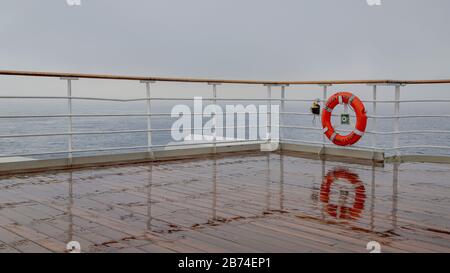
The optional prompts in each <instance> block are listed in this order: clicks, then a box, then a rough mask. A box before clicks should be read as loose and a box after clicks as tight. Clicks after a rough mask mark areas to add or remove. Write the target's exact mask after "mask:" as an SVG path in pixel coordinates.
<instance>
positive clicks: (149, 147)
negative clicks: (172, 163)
mask: <svg viewBox="0 0 450 273" xmlns="http://www.w3.org/2000/svg"><path fill="white" fill-rule="evenodd" d="M141 83H144V84H145V91H146V101H147V152H148V156H149V157H150V158H151V159H154V154H153V149H152V146H153V144H152V117H151V115H152V100H151V89H150V84H152V83H154V81H141Z"/></svg>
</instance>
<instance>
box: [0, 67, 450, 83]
mask: <svg viewBox="0 0 450 273" xmlns="http://www.w3.org/2000/svg"><path fill="white" fill-rule="evenodd" d="M0 75H9V76H31V77H53V78H80V79H105V80H131V81H160V82H185V83H189V82H191V83H233V84H267V85H322V84H378V85H383V84H445V83H450V79H437V80H331V81H320V80H319V81H261V80H260V81H258V80H226V79H195V78H168V77H144V76H142V77H139V76H120V75H101V74H83V73H58V72H33V71H15V70H0Z"/></svg>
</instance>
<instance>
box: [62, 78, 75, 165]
mask: <svg viewBox="0 0 450 273" xmlns="http://www.w3.org/2000/svg"><path fill="white" fill-rule="evenodd" d="M61 80H64V81H67V115H68V117H69V125H68V134H69V140H68V145H67V146H68V148H67V152H68V153H67V158H68V165H69V166H71V165H72V161H73V154H72V151H73V120H72V81H73V80H78V78H70V77H63V78H61Z"/></svg>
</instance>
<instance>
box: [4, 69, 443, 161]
mask: <svg viewBox="0 0 450 273" xmlns="http://www.w3.org/2000/svg"><path fill="white" fill-rule="evenodd" d="M0 75H2V76H26V77H47V78H59V79H61V80H64V81H66V83H67V89H66V95H65V96H37V95H36V96H2V95H1V91H0V100H8V99H21V100H22V99H45V100H63V101H67V113H66V114H55V115H47V114H46V115H1V116H0V120H2V119H18V120H20V119H35V118H67V119H68V124H67V131H64V132H54V133H48V132H45V133H31V134H2V135H0V139H5V138H27V137H50V136H67V137H68V149H67V150H64V151H52V152H40V153H21V154H20V153H15V154H1V147H0V157H11V156H42V155H55V154H65V155H67V157H68V158H69V161H70V160H72V157H73V154H74V153H83V152H99V151H120V150H130V149H146V150H147V151H148V153H149V155H150V157H153V150H154V149H155V148H158V147H165V146H166V145H155V144H153V140H152V133H153V132H170V131H171V130H172V129H170V128H161V129H155V128H152V117H156V116H159V117H164V116H166V117H168V116H170V115H171V113H165V112H160V113H158V112H152V104H151V102H152V101H183V100H193V98H192V97H175V98H169V97H154V96H152V92H151V91H152V84H153V83H155V82H178V83H203V84H208V85H210V86H212V97H208V98H203V99H204V100H207V101H210V102H212V103H213V104H215V103H217V102H218V101H242V102H245V101H247V102H249V101H252V102H253V101H260V102H265V103H267V105H268V106H269V105H270V104H271V103H272V102H277V103H279V104H280V115H281V117H280V125H279V130H280V138H279V139H276V141H280V142H294V143H304V144H311V145H318V146H322V147H327V146H334V145H333V144H332V143H331V142H330V141H328V139H327V138H326V137H325V136H324V135H323V134H322V141H317V140H300V139H296V138H286V137H284V133H285V132H284V130H283V129H301V130H306V131H321V130H322V128H321V127H311V126H300V125H287V124H284V123H283V119H284V118H285V117H286V116H311V115H312V114H311V113H309V112H294V111H291V112H289V111H287V110H286V105H285V104H286V102H312V101H313V100H312V99H295V98H291V99H288V98H287V95H288V94H287V93H288V90H286V87H288V86H289V87H290V86H301V85H316V86H320V87H321V88H322V99H321V102H322V103H324V102H325V101H326V100H327V98H328V92H329V88H330V87H331V86H333V85H369V86H371V87H372V99H371V100H363V102H365V103H371V104H372V111H371V112H370V113H368V116H367V117H368V118H369V119H370V120H372V122H373V123H372V125H373V126H372V130H368V131H367V132H366V134H367V135H370V136H371V145H355V146H352V147H351V148H349V147H346V148H345V149H370V150H373V151H394V152H395V153H396V154H400V151H401V150H402V149H420V148H430V149H450V143H448V142H445V143H442V145H427V144H425V143H424V144H419V145H401V143H400V136H401V135H404V134H445V135H449V134H450V130H425V129H424V130H403V131H402V130H400V120H402V119H415V118H450V111H449V114H448V115H435V114H423V115H421V114H417V115H410V114H409V115H401V113H400V105H401V104H405V103H450V100H448V99H444V100H439V99H432V100H426V99H420V100H401V97H400V95H401V88H402V87H404V86H407V85H430V84H450V79H442V80H415V81H411V80H409V81H404V80H349V81H345V80H340V81H249V80H220V79H191V78H162V77H136V76H113V75H95V74H76V73H47V72H23V71H0ZM80 79H99V80H100V79H102V80H129V81H138V82H140V83H142V84H144V87H145V89H144V90H145V97H140V98H131V99H114V98H100V97H77V96H74V95H73V93H72V83H73V81H75V80H80ZM220 84H234V85H236V84H246V85H256V86H262V87H264V86H265V88H266V90H267V93H266V97H261V98H228V97H227V98H220V97H219V96H218V86H219V85H220ZM379 86H392V87H393V88H394V94H395V99H394V100H379V99H378V96H377V95H378V94H377V91H378V87H379ZM273 88H280V94H281V95H280V98H274V97H273V96H272V92H273ZM0 89H1V86H0ZM75 100H86V101H109V102H137V101H143V102H146V110H147V111H146V113H125V114H116V113H112V114H75V113H73V110H72V107H73V101H75ZM378 104H393V105H394V114H393V115H379V114H378ZM269 109H270V107H269ZM449 109H450V108H449ZM202 114H203V113H193V115H202ZM268 116H269V120H268V125H267V133H268V138H267V139H264V140H261V139H258V140H254V139H253V140H232V141H226V140H218V139H217V136H216V134H215V131H216V130H214V135H213V143H212V145H213V147H214V149H216V145H217V144H221V143H223V144H227V143H241V142H245V143H246V142H249V143H266V142H268V141H271V131H272V130H273V126H272V125H271V120H270V113H269V115H268ZM334 116H336V115H334ZM93 117H94V118H95V117H143V118H146V119H147V128H146V129H145V130H144V129H143V130H112V131H99V130H96V131H86V132H84V131H83V132H78V131H74V130H73V118H93ZM216 117H217V116H216V115H214V128H215V129H226V128H229V127H223V126H222V127H218V126H217V123H216ZM379 119H380V120H393V121H394V128H393V130H392V131H378V129H377V128H378V120H379ZM243 127H245V128H251V127H253V126H252V125H250V124H247V126H243ZM234 128H238V126H235V127H234ZM189 129H191V130H194V132H195V131H196V130H202V128H195V127H194V128H189ZM343 131H346V130H343ZM347 131H348V130H347ZM134 133H145V134H146V135H147V144H146V145H139V146H129V147H113V148H95V149H75V148H74V146H73V137H74V136H77V135H108V134H109V135H111V134H134ZM390 135H391V136H393V137H394V141H393V142H394V143H393V146H392V147H378V145H377V136H390ZM188 144H189V145H200V144H201V145H204V144H205V143H204V142H195V141H192V143H188ZM177 145H180V146H183V145H187V143H186V142H183V143H180V144H172V146H177Z"/></svg>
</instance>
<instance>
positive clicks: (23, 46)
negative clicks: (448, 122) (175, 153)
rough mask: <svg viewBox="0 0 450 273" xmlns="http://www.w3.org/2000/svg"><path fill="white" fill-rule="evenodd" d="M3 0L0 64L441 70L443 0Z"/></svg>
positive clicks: (434, 74) (331, 74)
mask: <svg viewBox="0 0 450 273" xmlns="http://www.w3.org/2000/svg"><path fill="white" fill-rule="evenodd" d="M81 1H82V5H81V6H68V5H67V4H66V0H39V1H36V0H3V1H2V3H1V9H0V44H1V46H0V69H8V70H35V71H61V72H83V73H108V74H109V73H111V74H126V75H146V76H149V75H152V76H179V77H213V78H237V79H267V80H309V79H379V78H390V79H392V78H399V79H419V78H420V79H432V78H450V62H449V60H450V35H449V33H450V16H449V13H450V1H449V0H431V1H430V0H382V5H381V6H369V5H368V4H367V3H366V0H270V1H269V0H189V1H188V0H128V1H126V0H81Z"/></svg>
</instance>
